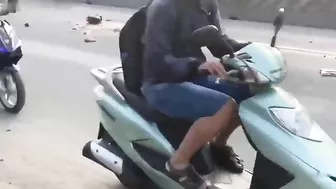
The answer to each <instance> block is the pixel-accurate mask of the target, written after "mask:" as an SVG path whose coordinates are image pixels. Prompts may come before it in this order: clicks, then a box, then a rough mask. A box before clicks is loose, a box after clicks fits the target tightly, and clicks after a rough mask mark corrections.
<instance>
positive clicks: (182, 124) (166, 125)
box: [113, 74, 192, 147]
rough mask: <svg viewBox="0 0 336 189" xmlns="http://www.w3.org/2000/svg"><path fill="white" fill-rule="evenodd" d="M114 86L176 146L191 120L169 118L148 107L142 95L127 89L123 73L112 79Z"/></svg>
mask: <svg viewBox="0 0 336 189" xmlns="http://www.w3.org/2000/svg"><path fill="white" fill-rule="evenodd" d="M113 84H114V86H115V87H116V88H117V90H118V91H119V92H120V93H121V94H122V95H123V97H124V98H125V101H126V102H127V103H128V104H129V105H130V106H131V107H132V108H133V109H134V110H135V111H136V112H137V113H138V114H140V115H141V116H142V117H143V118H144V119H145V120H147V121H149V122H155V123H156V124H157V125H158V128H159V130H160V131H161V132H162V134H163V135H165V137H166V138H167V139H168V141H169V142H170V143H171V144H172V145H173V146H174V147H178V146H179V145H180V143H181V142H182V140H183V138H184V136H185V134H186V133H187V132H188V130H189V128H190V126H191V125H192V122H191V121H189V120H184V119H176V118H171V117H169V116H167V115H165V114H163V113H161V112H160V111H158V110H156V109H154V108H152V107H150V106H149V105H148V104H147V102H146V99H145V98H144V97H143V96H139V95H136V94H134V93H132V92H130V91H129V90H127V88H126V86H125V82H124V77H123V74H118V75H116V77H115V78H114V80H113Z"/></svg>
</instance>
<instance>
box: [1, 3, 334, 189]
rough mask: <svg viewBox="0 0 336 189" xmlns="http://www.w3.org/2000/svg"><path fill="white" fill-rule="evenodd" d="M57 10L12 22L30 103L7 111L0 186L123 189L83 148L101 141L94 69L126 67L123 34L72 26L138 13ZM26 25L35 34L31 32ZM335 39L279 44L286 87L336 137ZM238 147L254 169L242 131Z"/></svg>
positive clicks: (252, 31)
mask: <svg viewBox="0 0 336 189" xmlns="http://www.w3.org/2000/svg"><path fill="white" fill-rule="evenodd" d="M53 6H54V7H52V6H47V5H43V7H42V5H39V6H32V5H30V6H28V5H25V4H24V5H22V7H21V8H22V11H21V12H20V13H17V14H15V15H10V16H7V17H6V19H8V21H10V22H11V23H12V24H13V25H14V26H15V28H16V29H17V31H18V33H19V35H20V36H22V39H23V50H24V53H25V55H24V57H23V59H22V61H21V62H20V64H21V66H22V76H23V79H24V81H25V84H26V88H27V104H26V106H25V107H24V110H23V111H22V112H21V113H20V114H19V115H17V116H10V115H8V114H6V113H5V112H3V111H1V110H0V188H1V189H63V188H69V189H96V188H100V189H107V188H109V189H111V188H118V189H121V187H119V183H118V182H116V179H115V177H114V176H113V174H112V173H110V172H108V171H106V170H105V169H103V168H101V167H100V166H98V165H96V164H95V163H92V162H91V161H89V160H86V159H85V158H83V157H82V156H81V150H82V147H83V145H84V144H85V143H86V142H87V141H89V140H92V139H94V138H95V137H96V135H97V129H98V127H97V125H98V121H99V115H98V111H97V107H96V105H95V102H94V96H93V92H92V88H93V86H94V85H95V81H94V80H93V79H92V78H91V76H90V74H89V71H90V69H91V68H93V67H99V66H104V65H111V64H119V60H118V57H119V54H118V46H117V33H113V32H112V31H107V30H106V31H103V32H102V31H100V32H99V31H95V32H93V35H95V36H96V39H97V42H96V43H90V44H86V43H84V42H83V35H82V33H81V32H82V31H72V29H71V28H72V25H73V24H74V23H77V22H83V21H84V20H85V16H86V15H87V14H90V13H96V12H97V13H98V12H99V13H101V14H103V16H104V17H105V18H109V19H112V20H113V21H118V22H120V21H125V20H126V19H127V17H128V16H129V13H130V12H132V11H130V10H124V9H112V8H104V7H88V6H82V5H70V4H67V5H57V6H56V5H53ZM25 22H29V23H30V27H29V28H25V27H24V26H23V25H24V23H25ZM223 26H225V27H226V28H227V32H228V34H229V35H232V36H235V37H236V38H237V39H241V40H251V41H262V42H267V41H268V40H269V38H270V36H271V32H272V30H271V29H272V28H271V27H270V26H269V25H266V24H258V23H248V22H232V21H226V22H224V23H223ZM335 34H336V32H334V31H328V30H316V29H308V28H296V27H285V28H284V30H283V31H282V32H281V34H280V35H281V37H280V38H279V45H280V46H282V47H284V49H283V53H284V56H285V57H286V58H287V62H288V69H289V74H288V77H287V79H286V80H285V82H284V83H283V87H284V88H285V89H286V90H288V91H289V92H291V93H292V94H293V95H294V96H295V97H297V98H298V99H299V100H300V101H301V103H303V104H304V105H305V106H306V107H307V108H308V110H309V111H310V113H311V114H312V116H313V117H314V118H315V119H316V120H317V122H318V123H320V125H321V126H322V127H323V128H324V129H325V130H326V131H327V133H328V134H330V135H331V137H332V138H334V139H336V132H335V129H334V128H333V127H334V123H335V122H336V117H335V116H334V114H333V112H334V110H333V108H334V107H335V106H336V101H335V100H334V99H335V95H336V90H334V86H336V79H334V78H322V77H320V75H319V73H318V71H319V69H320V68H322V67H326V68H336V59H335V57H336V56H335V55H334V54H336V53H333V52H336V46H335V43H334V42H335V39H332V36H336V35H335ZM310 41H311V42H310ZM289 48H290V50H288V49H289ZM286 49H287V50H286ZM307 51H310V52H307ZM311 51H312V52H311ZM231 144H232V145H233V146H234V147H235V149H236V151H237V152H238V153H239V154H240V155H241V156H242V157H243V158H244V159H245V161H246V165H247V168H249V169H252V167H253V158H252V157H253V155H254V151H253V150H252V148H251V147H250V146H249V144H248V143H247V141H246V139H245V137H244V136H243V134H242V132H241V131H237V132H236V133H235V134H234V136H233V137H232V139H231Z"/></svg>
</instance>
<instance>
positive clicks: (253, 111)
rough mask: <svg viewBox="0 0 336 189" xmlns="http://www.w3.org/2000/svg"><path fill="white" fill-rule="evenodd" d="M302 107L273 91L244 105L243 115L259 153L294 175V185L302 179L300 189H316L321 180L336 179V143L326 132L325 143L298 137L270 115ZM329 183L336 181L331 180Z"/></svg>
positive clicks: (281, 93) (286, 96) (258, 95)
mask: <svg viewBox="0 0 336 189" xmlns="http://www.w3.org/2000/svg"><path fill="white" fill-rule="evenodd" d="M298 105H299V104H298V102H297V100H296V99H295V98H294V97H293V96H291V95H290V94H289V93H287V92H285V91H283V90H282V89H281V88H277V87H272V88H269V89H268V90H267V91H265V92H263V93H260V94H257V95H255V96H254V97H252V98H250V99H248V100H246V101H244V102H242V103H241V105H240V109H239V115H240V118H241V120H242V122H243V125H244V129H245V130H246V133H248V136H249V138H250V139H251V140H252V142H253V145H254V146H255V147H256V148H257V150H258V151H260V152H261V153H262V154H263V155H264V156H265V157H267V158H268V159H270V160H271V161H273V162H274V163H276V164H278V165H279V166H281V167H283V168H284V169H285V170H287V171H288V172H289V173H291V174H293V175H294V177H295V179H294V181H293V182H294V183H295V182H296V181H295V180H296V179H299V180H300V185H299V186H300V188H307V189H308V188H316V183H318V182H319V181H318V180H320V179H321V178H324V177H325V178H329V176H330V175H335V170H336V164H335V162H334V161H333V160H335V159H336V153H335V151H336V150H335V149H336V148H335V143H334V142H333V141H332V140H331V139H330V137H329V136H328V135H327V134H326V133H324V132H323V131H322V130H321V132H323V137H324V138H323V141H322V142H315V141H312V140H308V139H304V138H302V137H300V136H297V135H294V134H292V133H290V132H289V131H287V130H286V129H284V128H282V126H281V125H279V124H278V122H277V121H276V120H275V119H274V118H273V117H272V115H271V113H270V111H269V108H270V107H283V108H295V107H296V106H298ZM297 177H300V178H297ZM301 179H303V180H304V181H302V180H301ZM315 179H316V180H315ZM329 181H332V180H331V179H330V178H329ZM305 183H307V184H305ZM312 183H315V185H314V184H312ZM304 185H305V186H304ZM293 186H294V185H293ZM288 187H289V186H286V187H285V188H288ZM290 188H292V187H290ZM294 188H295V187H294ZM294 188H293V189H294ZM296 188H297V185H296Z"/></svg>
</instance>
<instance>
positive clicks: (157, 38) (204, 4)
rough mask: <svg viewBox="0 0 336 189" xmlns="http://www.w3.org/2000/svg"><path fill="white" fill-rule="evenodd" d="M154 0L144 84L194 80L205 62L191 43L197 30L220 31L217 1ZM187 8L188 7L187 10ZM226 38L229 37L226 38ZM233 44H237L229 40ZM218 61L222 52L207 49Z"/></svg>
mask: <svg viewBox="0 0 336 189" xmlns="http://www.w3.org/2000/svg"><path fill="white" fill-rule="evenodd" d="M177 1H185V2H186V4H182V3H180V4H179V6H184V7H183V11H180V10H178V7H177V6H176V4H175V3H176V0H153V2H152V3H151V5H150V6H149V7H148V10H147V11H148V12H147V22H146V23H147V25H146V29H145V34H144V43H145V48H144V60H143V61H144V82H146V83H148V82H149V83H162V82H182V81H187V80H189V79H191V78H192V77H193V76H194V75H195V73H197V68H198V67H199V65H200V64H202V63H203V62H205V60H206V58H205V56H204V54H203V53H202V51H201V48H200V47H199V46H195V45H193V43H191V42H190V41H188V39H189V38H190V37H191V34H192V32H193V31H194V30H196V29H198V28H200V27H202V26H206V25H209V24H212V25H215V26H217V28H219V29H220V32H222V31H221V27H220V13H219V9H218V2H217V0H177ZM185 5H187V6H185ZM225 37H227V36H225ZM229 41H230V42H231V44H235V43H237V42H236V41H234V40H232V39H229ZM208 48H209V50H210V51H211V53H212V54H213V55H214V56H216V57H218V56H220V55H224V54H225V52H224V51H223V49H219V48H216V47H208Z"/></svg>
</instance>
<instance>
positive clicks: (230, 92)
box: [142, 76, 251, 121]
mask: <svg viewBox="0 0 336 189" xmlns="http://www.w3.org/2000/svg"><path fill="white" fill-rule="evenodd" d="M216 79H217V78H216V77H215V76H202V77H198V78H196V79H194V80H193V81H190V82H183V83H160V84H154V85H150V84H144V85H143V86H142V92H143V95H144V96H145V98H146V100H147V102H148V103H149V104H150V105H151V106H152V107H154V108H156V109H157V110H159V111H161V112H162V113H164V114H166V115H168V116H170V117H174V118H183V119H188V120H191V121H196V120H197V119H199V118H201V117H208V116H213V115H214V114H215V113H216V112H217V111H218V110H219V109H220V108H221V107H223V106H224V105H225V104H226V102H227V101H228V100H229V99H230V98H233V99H234V100H235V101H236V102H237V103H238V104H239V103H240V102H241V101H243V100H245V99H247V98H249V97H250V96H251V93H250V90H249V87H248V86H247V85H237V84H232V83H229V82H227V81H225V80H221V81H220V82H219V84H217V83H216Z"/></svg>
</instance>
